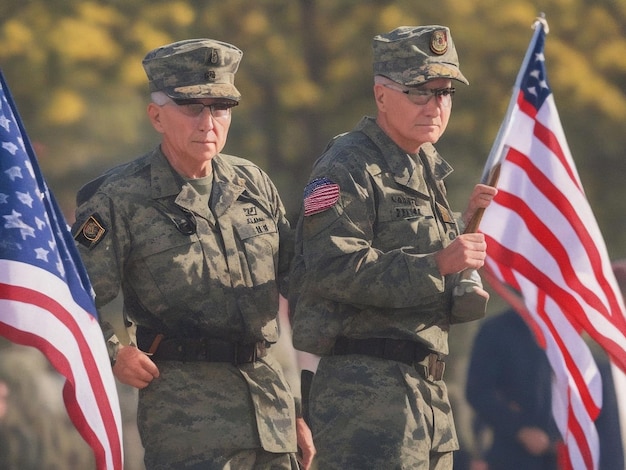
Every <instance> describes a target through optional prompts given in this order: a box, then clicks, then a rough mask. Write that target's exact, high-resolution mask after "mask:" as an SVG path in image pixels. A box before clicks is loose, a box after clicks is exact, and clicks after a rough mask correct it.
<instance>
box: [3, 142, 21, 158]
mask: <svg viewBox="0 0 626 470" xmlns="http://www.w3.org/2000/svg"><path fill="white" fill-rule="evenodd" d="M2 148H3V149H5V150H6V151H8V152H9V153H10V154H11V155H15V152H17V149H18V147H17V145H15V144H14V143H13V142H2Z"/></svg>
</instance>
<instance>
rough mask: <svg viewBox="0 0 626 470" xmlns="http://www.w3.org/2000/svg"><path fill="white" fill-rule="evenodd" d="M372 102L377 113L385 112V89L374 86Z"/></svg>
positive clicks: (380, 86)
mask: <svg viewBox="0 0 626 470" xmlns="http://www.w3.org/2000/svg"><path fill="white" fill-rule="evenodd" d="M374 102H375V103H376V107H377V108H378V109H379V111H384V110H385V103H386V100H385V87H384V86H383V85H380V84H378V83H377V84H375V85H374Z"/></svg>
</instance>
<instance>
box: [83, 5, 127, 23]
mask: <svg viewBox="0 0 626 470" xmlns="http://www.w3.org/2000/svg"><path fill="white" fill-rule="evenodd" d="M78 11H79V13H80V17H81V21H85V22H87V23H89V24H98V25H104V26H114V25H116V24H118V23H119V22H120V20H122V15H120V14H119V13H118V12H117V11H116V10H115V9H113V8H111V7H107V6H104V5H101V4H98V3H94V2H83V3H80V4H79V5H78Z"/></svg>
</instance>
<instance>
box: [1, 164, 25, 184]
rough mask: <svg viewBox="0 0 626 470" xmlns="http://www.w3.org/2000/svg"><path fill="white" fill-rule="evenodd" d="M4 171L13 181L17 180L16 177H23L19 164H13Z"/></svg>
mask: <svg viewBox="0 0 626 470" xmlns="http://www.w3.org/2000/svg"><path fill="white" fill-rule="evenodd" d="M4 172H5V173H6V174H7V175H9V178H11V181H15V179H16V178H22V169H21V168H20V167H19V166H12V167H11V168H9V169H8V170H5V171H4Z"/></svg>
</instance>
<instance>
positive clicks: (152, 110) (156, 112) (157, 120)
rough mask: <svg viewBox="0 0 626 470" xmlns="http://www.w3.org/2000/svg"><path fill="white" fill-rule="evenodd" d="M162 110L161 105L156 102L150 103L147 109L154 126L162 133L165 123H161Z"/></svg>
mask: <svg viewBox="0 0 626 470" xmlns="http://www.w3.org/2000/svg"><path fill="white" fill-rule="evenodd" d="M161 111H162V109H161V106H159V105H158V104H155V103H149V104H148V108H147V109H146V112H147V114H148V118H149V119H150V123H151V124H152V127H154V129H155V130H156V131H157V132H159V133H161V134H162V133H163V125H162V124H161Z"/></svg>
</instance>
